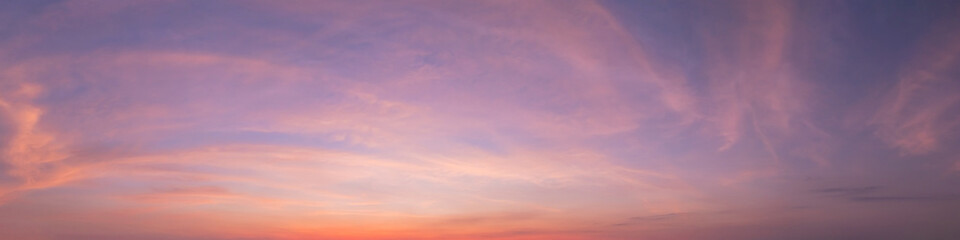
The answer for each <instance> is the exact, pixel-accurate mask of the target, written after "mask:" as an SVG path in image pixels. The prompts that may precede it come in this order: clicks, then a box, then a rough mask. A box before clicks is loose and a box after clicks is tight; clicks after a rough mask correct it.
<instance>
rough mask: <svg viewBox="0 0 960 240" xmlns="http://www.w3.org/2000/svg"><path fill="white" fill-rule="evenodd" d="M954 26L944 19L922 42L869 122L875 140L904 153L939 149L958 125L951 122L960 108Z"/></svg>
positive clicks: (958, 49)
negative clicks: (877, 137)
mask: <svg viewBox="0 0 960 240" xmlns="http://www.w3.org/2000/svg"><path fill="white" fill-rule="evenodd" d="M956 26H960V23H958V22H956V21H955V20H953V19H951V20H945V21H941V22H939V23H937V25H936V26H935V27H934V28H933V29H934V30H933V31H931V32H930V33H928V34H927V35H926V36H924V37H923V38H922V39H921V40H920V42H919V43H918V45H916V46H915V47H914V48H913V50H914V51H913V54H912V57H911V58H910V60H909V62H908V63H907V64H905V65H904V66H903V67H902V68H901V69H900V71H899V75H898V80H897V83H896V84H895V85H894V86H893V87H892V88H891V89H889V91H888V92H887V93H885V95H884V99H882V100H881V105H880V106H879V108H877V111H876V114H875V115H874V117H873V119H871V124H872V125H874V126H876V127H877V132H876V134H877V136H879V137H880V138H882V139H883V140H884V141H886V142H887V143H888V144H889V145H891V146H893V147H896V148H898V149H900V150H901V154H906V155H922V154H927V153H931V152H934V151H937V150H939V149H941V148H942V146H941V145H942V142H944V141H948V140H949V139H952V138H951V137H952V136H951V135H949V133H953V132H955V131H956V129H957V128H958V126H960V124H958V123H956V121H952V120H950V119H954V118H956V117H957V113H958V111H957V109H958V107H960V97H958V96H956V95H955V94H953V93H954V92H956V91H957V90H958V89H960V84H957V81H955V79H956V78H957V76H958V75H957V74H958V73H957V72H956V71H955V69H956V67H957V65H958V56H960V44H957V42H958V41H960V32H958V31H956V30H953V29H954V28H956Z"/></svg>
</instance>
